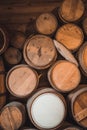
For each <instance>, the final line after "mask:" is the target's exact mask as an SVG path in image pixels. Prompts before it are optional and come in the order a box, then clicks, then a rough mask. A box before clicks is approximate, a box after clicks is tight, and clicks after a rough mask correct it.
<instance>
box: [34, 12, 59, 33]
mask: <svg viewBox="0 0 87 130" xmlns="http://www.w3.org/2000/svg"><path fill="white" fill-rule="evenodd" d="M57 25H58V23H57V19H56V17H55V16H54V15H53V14H51V13H43V14H41V15H40V16H39V17H38V18H37V20H36V28H37V31H38V32H39V33H41V34H46V35H50V34H52V33H54V32H55V31H56V29H57Z"/></svg>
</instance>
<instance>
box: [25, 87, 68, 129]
mask: <svg viewBox="0 0 87 130" xmlns="http://www.w3.org/2000/svg"><path fill="white" fill-rule="evenodd" d="M66 110H67V108H66V102H65V99H64V98H63V96H62V95H61V94H59V93H58V92H56V91H55V90H54V89H52V88H47V87H46V88H43V89H40V90H38V91H37V92H36V93H35V94H34V95H33V96H32V97H31V98H29V100H28V102H27V111H28V115H29V118H30V120H31V122H32V123H33V124H34V126H36V127H37V128H38V129H40V130H54V129H57V128H58V127H59V126H60V125H62V123H63V121H64V119H65V117H66Z"/></svg>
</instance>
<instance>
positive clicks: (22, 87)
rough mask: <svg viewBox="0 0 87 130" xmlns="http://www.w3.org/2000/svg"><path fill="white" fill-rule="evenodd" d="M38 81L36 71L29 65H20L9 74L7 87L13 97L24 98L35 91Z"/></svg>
mask: <svg viewBox="0 0 87 130" xmlns="http://www.w3.org/2000/svg"><path fill="white" fill-rule="evenodd" d="M38 80H39V79H38V75H37V73H36V71H34V70H32V69H31V68H29V67H28V66H27V65H18V66H15V67H13V68H12V69H11V70H10V71H9V72H8V74H7V76H6V86H7V89H8V90H9V91H10V93H11V94H12V95H14V96H16V97H20V98H23V97H26V96H28V95H30V94H31V93H32V92H33V91H34V90H35V88H36V87H37V85H38Z"/></svg>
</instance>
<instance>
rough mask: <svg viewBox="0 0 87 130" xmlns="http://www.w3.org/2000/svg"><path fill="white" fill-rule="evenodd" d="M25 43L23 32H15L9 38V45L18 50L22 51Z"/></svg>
mask: <svg viewBox="0 0 87 130" xmlns="http://www.w3.org/2000/svg"><path fill="white" fill-rule="evenodd" d="M25 41H26V36H25V34H24V33H23V32H20V31H16V32H15V33H13V35H12V37H11V45H12V46H14V47H16V48H18V49H23V47H24V43H25Z"/></svg>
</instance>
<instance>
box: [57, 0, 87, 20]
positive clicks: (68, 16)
mask: <svg viewBox="0 0 87 130" xmlns="http://www.w3.org/2000/svg"><path fill="white" fill-rule="evenodd" d="M84 10H85V7H84V4H83V2H82V0H64V1H63V3H62V5H61V7H60V11H59V13H60V16H61V17H62V18H63V19H64V20H65V21H67V22H74V21H76V20H79V19H80V18H81V17H82V15H83V14H84ZM61 17H60V18H61Z"/></svg>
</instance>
